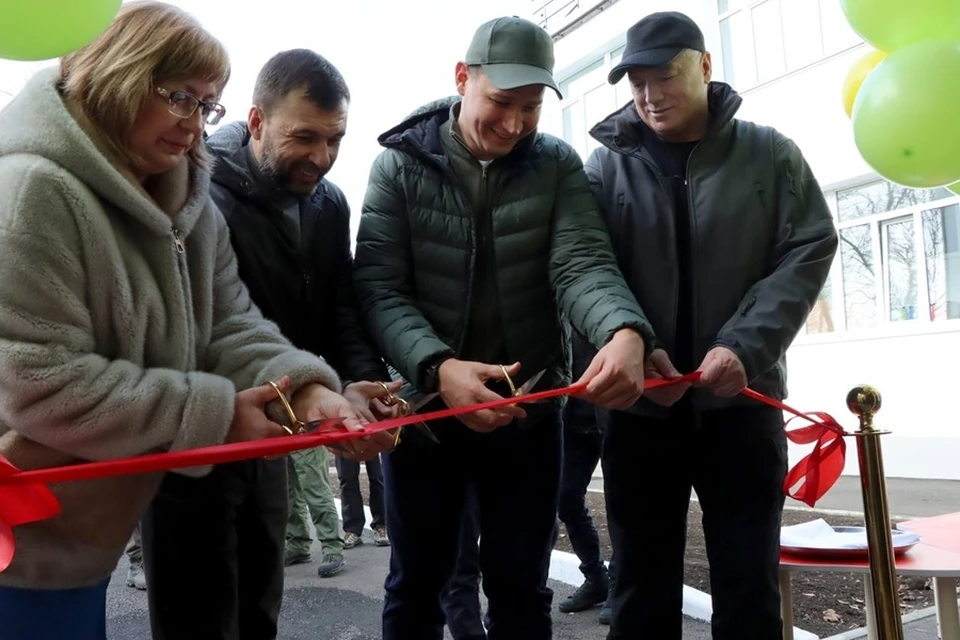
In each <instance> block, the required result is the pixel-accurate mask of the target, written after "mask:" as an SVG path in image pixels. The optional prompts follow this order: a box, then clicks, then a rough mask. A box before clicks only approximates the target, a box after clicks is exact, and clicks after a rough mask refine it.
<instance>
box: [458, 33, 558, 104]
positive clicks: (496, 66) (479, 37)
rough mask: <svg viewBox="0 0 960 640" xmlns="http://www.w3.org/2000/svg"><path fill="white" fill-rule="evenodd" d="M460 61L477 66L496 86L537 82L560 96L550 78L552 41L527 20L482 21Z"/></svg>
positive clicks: (555, 83)
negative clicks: (464, 56) (465, 54)
mask: <svg viewBox="0 0 960 640" xmlns="http://www.w3.org/2000/svg"><path fill="white" fill-rule="evenodd" d="M464 62H466V63H467V64H468V65H480V66H481V67H482V68H483V71H484V73H486V74H487V77H488V78H490V82H492V83H493V84H494V86H495V87H497V88H498V89H502V90H504V91H506V90H509V89H516V88H517V87H526V86H530V85H534V84H540V85H544V86H547V87H550V88H551V89H553V90H554V91H556V92H557V96H558V97H559V98H560V99H561V100H562V99H563V95H562V94H561V93H560V87H558V86H557V82H556V80H554V79H553V64H554V57H553V40H552V39H551V38H550V35H549V34H548V33H547V32H546V31H545V30H544V29H542V28H541V27H539V26H537V25H536V24H534V23H532V22H530V21H529V20H524V19H523V18H518V17H516V16H512V17H504V18H497V19H496V20H491V21H489V22H485V23H483V24H482V25H480V28H479V29H477V31H476V33H474V34H473V41H472V42H471V43H470V48H469V49H467V57H466V58H465V59H464Z"/></svg>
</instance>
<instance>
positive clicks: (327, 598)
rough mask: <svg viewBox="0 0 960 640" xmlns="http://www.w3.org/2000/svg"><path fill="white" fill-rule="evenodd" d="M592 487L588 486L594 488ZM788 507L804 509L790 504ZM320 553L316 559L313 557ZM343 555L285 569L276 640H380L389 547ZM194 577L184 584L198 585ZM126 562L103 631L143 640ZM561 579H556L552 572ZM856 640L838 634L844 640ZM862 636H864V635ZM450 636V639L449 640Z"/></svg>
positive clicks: (568, 621) (946, 487)
mask: <svg viewBox="0 0 960 640" xmlns="http://www.w3.org/2000/svg"><path fill="white" fill-rule="evenodd" d="M601 487H602V484H600V482H599V481H595V482H594V484H593V486H592V488H594V489H600V488H601ZM887 490H888V494H889V501H890V510H891V513H893V514H896V515H902V516H926V515H936V514H939V513H946V512H950V511H956V510H958V509H960V482H956V481H953V482H951V481H920V480H902V479H890V480H888V486H887ZM789 504H790V506H791V507H794V508H801V509H802V508H805V507H804V506H803V505H800V504H799V503H796V502H793V501H789ZM861 505H862V501H861V497H860V485H859V480H858V479H857V478H850V477H844V478H841V479H840V481H839V482H838V483H837V485H836V486H835V487H834V488H833V489H832V490H831V491H830V493H829V494H828V495H827V496H826V497H825V498H824V500H823V501H822V503H821V504H819V505H817V506H818V508H826V509H837V510H841V511H854V512H860V511H862V506H861ZM318 551H319V550H318V549H315V550H314V553H315V554H317V553H318ZM346 553H347V568H346V569H345V570H344V572H343V573H341V574H340V575H339V576H336V577H334V578H328V579H320V578H318V577H317V575H316V570H315V565H300V566H297V567H291V568H289V569H287V580H286V593H285V600H284V606H283V610H282V612H281V616H280V639H281V640H374V639H376V638H379V637H380V611H381V607H382V588H383V579H384V576H385V575H386V569H387V561H388V559H389V549H380V548H376V547H374V546H373V545H372V544H367V545H364V546H362V547H358V548H356V549H351V550H349V551H347V552H346ZM199 572H202V567H201V568H198V575H197V576H194V577H185V579H203V576H202V573H199ZM125 575H126V560H125V559H124V560H123V561H121V566H120V567H118V569H117V572H116V573H115V574H114V580H113V581H112V583H111V585H110V589H109V591H108V596H107V598H108V603H107V605H108V610H107V615H108V626H107V633H108V637H109V638H110V639H111V640H129V639H132V638H149V637H150V632H149V624H148V620H147V598H146V594H144V593H141V592H137V591H134V590H133V589H130V588H128V587H126V586H124V577H125ZM557 575H559V574H557ZM551 587H553V589H554V592H555V595H554V603H555V604H554V611H555V613H554V625H555V626H554V637H555V638H556V639H557V640H568V639H569V640H574V639H576V640H605V638H606V629H607V628H606V627H602V626H600V625H599V624H597V622H596V613H597V612H596V610H594V611H591V612H585V613H581V614H575V615H565V614H561V613H560V612H559V611H556V603H557V602H559V601H560V600H562V599H563V598H565V597H566V596H567V595H568V594H569V593H571V592H572V591H573V589H574V587H573V586H571V585H568V584H565V583H562V582H557V581H551ZM683 637H684V640H707V639H709V638H710V633H709V625H707V624H706V623H705V622H702V621H698V620H692V619H687V620H685V627H684V634H683ZM854 637H857V636H856V635H853V634H844V636H843V638H844V639H845V640H846V639H850V638H854ZM861 637H865V634H863V635H862V636H861ZM448 638H449V634H448ZM905 640H937V631H936V619H935V618H934V617H933V616H932V615H931V616H928V617H924V618H920V619H917V620H913V621H911V622H908V623H907V624H906V625H905Z"/></svg>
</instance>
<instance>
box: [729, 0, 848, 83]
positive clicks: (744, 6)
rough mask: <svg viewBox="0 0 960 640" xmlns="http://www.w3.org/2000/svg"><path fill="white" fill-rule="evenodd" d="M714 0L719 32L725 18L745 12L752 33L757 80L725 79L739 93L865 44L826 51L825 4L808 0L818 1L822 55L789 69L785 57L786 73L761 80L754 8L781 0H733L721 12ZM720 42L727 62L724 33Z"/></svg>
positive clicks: (818, 63) (746, 25)
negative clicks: (728, 7)
mask: <svg viewBox="0 0 960 640" xmlns="http://www.w3.org/2000/svg"><path fill="white" fill-rule="evenodd" d="M713 1H714V4H715V6H716V8H717V11H718V16H717V29H718V32H719V33H721V34H722V29H721V27H720V25H721V23H722V22H723V21H724V20H726V19H727V18H730V17H732V16H734V15H736V14H738V13H744V15H745V18H746V20H745V27H746V30H747V32H748V33H749V34H750V45H751V47H750V48H751V50H752V51H753V61H752V62H753V66H754V75H755V76H757V81H756V82H754V83H753V84H751V85H749V86H747V85H741V84H739V80H737V79H736V78H733V79H732V81H731V79H730V78H724V80H725V81H726V82H728V83H730V84H732V85H733V86H734V88H736V89H737V91H738V92H739V93H741V94H746V93H749V92H750V91H756V90H757V89H760V88H762V87H765V86H767V85H769V84H772V83H774V82H779V81H781V80H783V79H784V78H789V77H790V76H793V75H795V74H797V73H801V72H803V71H804V70H806V69H809V68H811V67H814V66H817V65H820V64H823V63H824V62H827V61H828V60H831V59H833V58H836V57H838V56H842V55H844V54H845V53H847V52H849V51H852V50H853V49H856V48H858V47H862V46H864V42H863V40H859V41H858V42H856V43H855V44H851V45H850V46H849V47H844V48H843V49H841V50H839V51H834V52H831V53H826V43H825V42H824V41H823V12H822V6H823V5H822V1H821V0H808V1H809V2H815V3H817V21H818V22H819V23H820V34H819V36H820V47H821V52H820V53H821V55H820V56H819V57H818V58H817V59H816V60H814V61H812V62H810V63H808V64H805V65H802V66H800V67H797V68H796V69H788V68H787V67H788V65H787V62H786V58H784V68H785V69H787V70H786V71H785V72H784V73H782V74H780V75H778V76H775V77H773V78H768V79H766V80H762V81H761V80H760V79H759V73H758V72H757V59H758V57H759V54H761V53H763V52H759V51H757V48H756V46H757V45H756V38H755V37H754V31H753V10H754V8H756V7H758V6H760V5H762V4H766V3H767V2H776V3H778V4H779V3H780V1H781V0H741V1H740V2H737V1H736V0H734V2H732V4H734V5H735V7H734V8H733V9H729V10H727V11H724V12H722V13H721V12H719V0H713ZM826 1H827V2H836V1H837V0H826ZM780 29H781V31H782V29H783V18H782V13H781V22H780ZM718 43H719V46H720V54H721V59H722V60H723V61H724V62H726V61H727V60H726V57H727V53H728V52H726V51H724V50H723V37H722V35H721V36H720V38H719V40H718ZM784 56H786V52H784ZM721 68H722V67H721ZM724 75H726V74H724Z"/></svg>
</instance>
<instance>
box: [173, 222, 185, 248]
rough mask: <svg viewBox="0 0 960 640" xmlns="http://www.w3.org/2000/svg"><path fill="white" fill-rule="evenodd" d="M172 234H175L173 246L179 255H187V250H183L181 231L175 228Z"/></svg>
mask: <svg viewBox="0 0 960 640" xmlns="http://www.w3.org/2000/svg"><path fill="white" fill-rule="evenodd" d="M172 232H173V246H174V248H175V249H176V250H177V253H179V254H183V253H186V249H184V248H183V240H182V239H181V238H180V229H179V228H177V227H173V228H172Z"/></svg>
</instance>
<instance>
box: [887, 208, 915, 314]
mask: <svg viewBox="0 0 960 640" xmlns="http://www.w3.org/2000/svg"><path fill="white" fill-rule="evenodd" d="M913 234H914V228H913V216H911V217H909V218H905V219H901V220H896V221H892V222H885V223H884V224H883V240H884V245H885V246H884V249H883V253H884V257H885V261H884V262H885V263H886V265H885V266H886V274H885V275H886V281H887V297H888V309H887V313H888V316H887V317H888V318H889V319H890V321H891V322H898V321H900V320H914V319H916V318H917V303H918V293H917V255H916V251H915V250H914V247H915V243H914V235H913Z"/></svg>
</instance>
